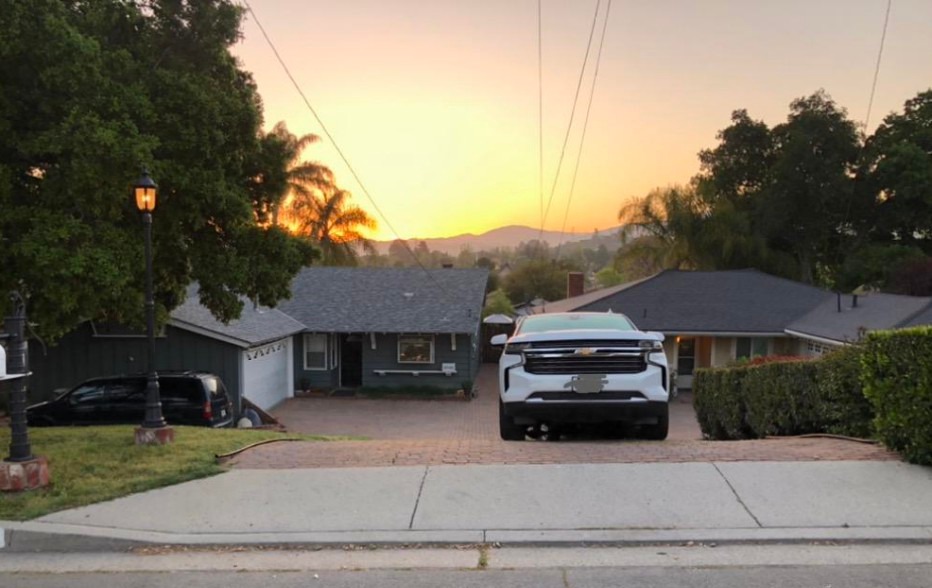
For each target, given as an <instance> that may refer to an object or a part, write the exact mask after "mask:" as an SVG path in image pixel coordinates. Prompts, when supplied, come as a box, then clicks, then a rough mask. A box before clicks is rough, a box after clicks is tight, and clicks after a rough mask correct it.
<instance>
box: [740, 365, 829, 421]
mask: <svg viewBox="0 0 932 588" xmlns="http://www.w3.org/2000/svg"><path fill="white" fill-rule="evenodd" d="M816 370H817V367H816V362H813V361H783V362H775V363H767V364H763V365H759V366H751V367H747V368H743V371H745V372H746V374H745V378H744V394H743V397H742V399H743V401H744V404H745V414H746V416H745V419H746V422H747V427H748V429H749V430H750V434H751V436H752V437H755V438H761V437H767V436H770V435H801V434H804V433H813V432H816V431H819V430H820V423H819V409H818V406H819V402H818V391H817V388H816Z"/></svg>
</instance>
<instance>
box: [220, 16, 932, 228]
mask: <svg viewBox="0 0 932 588" xmlns="http://www.w3.org/2000/svg"><path fill="white" fill-rule="evenodd" d="M598 1H599V0H585V1H583V0H543V4H542V5H543V25H542V30H543V72H544V73H543V102H544V109H543V121H544V124H543V143H544V167H543V170H544V172H543V175H544V201H545V202H544V204H545V206H546V201H547V200H548V199H549V197H550V193H551V187H552V185H553V181H554V173H555V171H556V168H557V161H558V159H559V156H560V148H561V146H562V143H563V137H564V134H565V132H566V127H567V123H568V120H569V116H570V110H571V107H572V103H573V94H574V92H575V90H576V83H577V78H578V76H579V70H580V67H581V65H582V61H583V56H584V54H585V51H586V43H587V40H588V35H589V29H590V27H591V25H592V18H593V13H594V11H595V7H596V3H597V2H598ZM251 5H252V8H253V9H254V10H255V12H256V15H257V16H258V18H259V20H260V21H261V22H262V24H263V26H264V27H265V29H266V31H267V32H268V34H269V35H270V37H271V39H272V41H273V42H274V43H275V45H276V47H277V49H278V51H279V53H280V54H281V56H282V57H283V59H284V60H285V62H286V63H287V64H288V66H289V68H290V69H291V71H292V73H293V75H294V76H295V78H296V79H297V81H298V83H299V85H300V86H301V89H302V90H303V91H304V93H305V95H306V96H307V97H308V99H309V100H310V102H311V104H312V105H313V106H314V108H315V109H316V110H317V111H318V113H319V114H320V116H321V118H322V119H323V121H324V123H325V124H326V125H327V127H328V128H329V130H330V132H331V133H332V134H333V136H334V139H335V140H336V141H337V143H338V144H339V146H340V147H341V149H342V150H343V152H344V153H345V154H346V156H347V157H348V158H349V161H350V162H351V163H352V165H353V167H354V168H355V169H356V171H357V172H358V174H359V175H360V177H361V178H362V181H363V182H364V183H365V185H366V187H367V188H368V189H369V192H370V193H371V195H372V197H373V198H374V200H375V202H376V203H377V204H378V206H379V208H381V210H382V212H383V213H384V214H385V217H387V219H388V221H389V222H390V223H391V225H392V226H394V228H395V230H396V231H397V236H401V237H403V238H411V237H422V238H424V237H440V236H451V235H456V234H460V233H467V232H472V233H480V232H483V231H486V230H489V229H492V228H495V227H498V226H503V225H509V224H523V225H528V226H532V227H540V225H541V211H540V209H541V200H540V190H539V180H538V173H539V145H538V133H539V126H538V61H537V2H536V0H430V1H428V0H346V1H345V2H339V3H336V2H332V1H329V0H251ZM606 6H607V0H601V4H600V11H599V14H600V16H599V21H598V23H599V24H598V26H597V29H596V37H595V40H594V43H593V49H592V55H591V58H590V63H589V66H588V67H587V70H586V74H585V77H584V81H583V85H582V91H581V95H580V99H579V104H578V106H577V112H576V117H575V121H574V129H573V131H572V133H571V135H570V139H569V142H568V146H567V150H566V154H565V159H564V162H563V166H562V170H561V172H560V181H559V182H558V183H557V186H556V190H555V191H554V196H553V200H552V203H551V206H550V212H549V214H548V215H547V219H546V222H545V224H544V226H545V228H546V229H548V230H557V231H559V230H561V228H562V227H563V226H564V222H565V228H566V230H567V231H571V230H573V231H576V232H591V231H592V230H593V229H596V228H599V229H605V228H608V227H611V226H615V225H617V224H618V221H617V214H618V210H619V208H620V206H621V205H622V203H623V202H625V201H626V200H627V199H629V198H631V197H633V196H641V195H644V194H645V193H647V192H648V191H649V190H650V189H652V188H654V187H657V186H664V185H668V184H672V183H680V182H685V181H688V179H689V178H690V177H691V176H692V175H694V174H695V173H696V172H697V171H698V160H697V158H696V154H697V153H698V152H699V150H700V149H703V148H707V147H711V146H714V145H715V134H716V132H717V131H718V130H720V129H722V128H724V127H725V126H727V125H728V123H729V117H730V113H731V111H732V110H735V109H738V108H746V109H748V111H749V112H750V114H751V116H753V117H754V118H758V119H763V120H764V121H765V122H767V123H768V124H770V125H773V124H777V123H779V122H781V121H783V120H784V119H785V117H786V114H787V111H788V105H789V103H790V101H791V100H793V99H794V98H797V97H800V96H803V95H808V94H811V93H812V92H814V91H816V90H818V89H819V88H824V89H825V90H826V91H827V92H829V94H831V95H832V96H833V97H834V98H835V100H836V101H837V102H838V103H839V104H840V105H842V106H844V107H846V108H848V110H849V113H850V115H851V117H852V119H854V120H856V121H859V122H863V120H864V118H865V116H866V114H867V105H868V99H869V96H870V88H871V81H872V78H873V75H874V66H875V62H876V58H877V50H878V47H879V43H880V35H881V31H882V26H883V20H884V13H885V11H886V6H887V2H886V0H804V1H802V0H782V1H779V2H778V1H773V2H763V1H761V2H747V1H746V0H704V1H698V0H658V1H657V2H649V3H648V2H632V1H630V0H628V1H622V0H615V1H614V2H613V3H612V7H611V13H610V15H609V21H608V28H607V33H606V37H605V46H604V49H603V54H602V61H601V65H600V71H599V78H598V82H597V85H596V89H595V97H594V100H593V105H592V112H591V115H590V120H589V125H588V129H587V131H586V141H585V145H584V147H583V151H582V158H581V160H580V165H579V174H578V178H577V181H576V187H575V192H574V196H573V199H572V201H571V202H569V207H568V212H567V204H568V197H569V189H570V180H571V178H572V175H573V168H574V166H575V163H576V154H577V152H578V150H579V144H580V133H581V130H582V122H583V118H584V116H585V107H586V102H587V100H588V91H589V88H590V84H591V79H592V78H591V76H592V74H593V69H594V64H595V51H596V49H597V43H598V36H599V33H600V31H601V26H602V24H601V23H602V19H603V18H604V15H605V9H606ZM929 22H932V2H929V1H928V0H894V3H893V8H892V11H891V14H890V22H889V27H888V31H887V37H886V43H885V48H884V55H883V62H882V66H881V70H880V77H879V79H878V84H877V91H876V96H875V98H874V104H873V110H872V114H871V121H870V127H871V130H872V129H873V127H875V126H876V124H877V123H879V122H880V121H881V120H882V118H883V117H884V116H885V115H886V114H888V113H889V112H891V111H893V110H899V109H901V108H902V105H903V102H904V101H906V100H907V99H909V98H911V97H913V96H915V95H916V94H917V93H918V92H920V91H922V90H926V89H928V88H929V87H930V86H932V34H929V30H928V23H929ZM243 36H244V39H243V40H242V41H241V42H240V43H239V44H237V46H236V47H235V48H234V52H235V54H236V55H237V57H238V58H239V59H240V60H241V62H242V65H243V67H244V68H245V69H246V70H248V71H251V72H252V73H253V75H254V76H255V79H256V82H257V84H258V87H259V93H260V94H261V96H262V100H263V104H264V109H265V122H266V126H267V127H268V128H271V126H272V125H274V124H275V123H276V122H278V121H279V120H284V121H286V122H287V124H288V127H289V129H290V130H291V131H292V132H295V133H297V134H304V133H315V134H322V133H321V129H320V127H319V126H318V125H317V123H316V121H315V120H314V119H313V117H312V115H311V113H310V112H309V111H308V110H307V108H306V106H305V105H304V102H303V101H302V99H301V97H300V95H299V94H298V93H297V91H296V90H295V89H294V87H293V86H292V85H291V83H290V81H289V80H288V78H287V76H286V75H285V73H284V71H283V70H282V68H281V66H280V65H279V64H278V62H277V61H276V60H275V56H274V54H273V53H272V50H271V49H270V48H269V46H268V45H267V43H266V41H265V39H264V38H263V37H262V35H261V33H260V31H259V29H258V27H257V26H256V23H255V22H254V21H253V19H252V17H251V16H249V15H247V17H246V21H245V23H244V25H243ZM305 157H306V158H307V159H310V160H316V161H320V162H322V163H324V164H326V165H328V166H330V167H331V169H333V171H334V173H335V174H336V177H337V181H338V183H339V184H340V186H341V187H342V188H344V189H347V190H349V191H350V192H352V193H353V195H354V201H355V203H357V204H359V205H360V206H362V207H363V208H365V209H366V210H367V211H369V212H370V213H371V214H372V215H373V216H374V217H375V218H376V220H377V221H378V224H379V228H378V230H377V231H376V232H375V233H374V234H373V237H375V238H377V239H392V238H394V237H395V236H396V234H395V233H393V232H392V230H391V229H390V228H389V226H388V224H387V223H386V222H385V220H384V219H383V218H382V217H380V216H379V215H378V214H377V213H376V211H375V208H374V207H373V205H372V203H371V202H370V201H369V200H368V199H367V198H366V197H365V195H364V194H363V191H362V190H361V189H360V187H359V186H358V185H357V184H356V182H355V181H354V180H353V178H352V176H351V174H350V173H349V171H348V170H347V169H346V167H345V166H344V165H343V163H342V162H341V160H340V158H339V157H338V155H337V153H336V151H335V150H334V149H333V146H332V145H331V144H329V143H328V142H327V141H326V140H325V141H323V142H321V143H318V144H316V145H313V146H311V147H310V148H308V149H307V151H306V152H305ZM564 219H565V221H564Z"/></svg>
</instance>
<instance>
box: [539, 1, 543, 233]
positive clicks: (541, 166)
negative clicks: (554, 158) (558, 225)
mask: <svg viewBox="0 0 932 588" xmlns="http://www.w3.org/2000/svg"><path fill="white" fill-rule="evenodd" d="M541 1H542V0H537V138H538V147H539V150H538V152H539V155H540V161H539V162H538V166H537V186H538V200H539V202H540V224H541V226H543V225H544V49H543V46H544V40H543V24H542V10H541Z"/></svg>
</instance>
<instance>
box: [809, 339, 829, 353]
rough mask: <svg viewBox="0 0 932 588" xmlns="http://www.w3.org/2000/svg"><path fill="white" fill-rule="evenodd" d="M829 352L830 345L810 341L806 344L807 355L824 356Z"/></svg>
mask: <svg viewBox="0 0 932 588" xmlns="http://www.w3.org/2000/svg"><path fill="white" fill-rule="evenodd" d="M828 350H829V347H828V345H823V344H821V343H816V342H815V341H808V342H807V343H806V352H807V355H824V354H825V352H827V351H828Z"/></svg>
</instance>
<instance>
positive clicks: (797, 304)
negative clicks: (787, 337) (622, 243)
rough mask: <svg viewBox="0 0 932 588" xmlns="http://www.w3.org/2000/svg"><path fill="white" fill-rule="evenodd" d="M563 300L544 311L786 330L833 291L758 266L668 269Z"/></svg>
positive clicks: (671, 326) (701, 327) (695, 328)
mask: <svg viewBox="0 0 932 588" xmlns="http://www.w3.org/2000/svg"><path fill="white" fill-rule="evenodd" d="M597 292H604V294H605V295H604V296H596V292H592V293H589V294H585V295H583V296H581V297H577V298H579V299H580V300H579V302H580V303H579V304H571V305H570V306H573V307H574V308H562V307H560V306H558V305H560V304H561V303H562V302H563V301H561V302H557V303H551V304H549V305H547V308H546V311H547V312H551V311H554V309H559V310H592V311H603V312H604V311H607V310H612V311H613V312H621V313H624V314H626V315H627V316H628V317H629V318H630V319H631V320H633V321H634V323H635V324H636V325H637V326H638V327H639V328H641V329H643V330H651V331H663V332H667V333H782V332H783V330H784V329H785V328H786V325H788V324H790V323H791V322H793V321H794V320H796V319H797V318H799V317H801V316H802V315H804V314H806V313H807V312H809V311H810V310H812V309H813V308H814V307H815V306H817V305H818V304H820V303H822V302H824V301H825V300H827V299H829V298H830V297H831V296H833V295H832V294H831V293H830V292H827V291H825V290H821V289H819V288H816V287H813V286H808V285H806V284H800V283H798V282H793V281H791V280H786V279H783V278H778V277H775V276H771V275H768V274H765V273H763V272H760V271H757V270H729V271H713V272H693V271H679V270H667V271H664V272H661V273H659V274H657V275H655V276H653V277H651V278H648V279H646V280H641V281H640V282H635V283H632V284H625V285H622V286H616V287H614V288H606V289H605V290H600V291H597Z"/></svg>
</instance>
